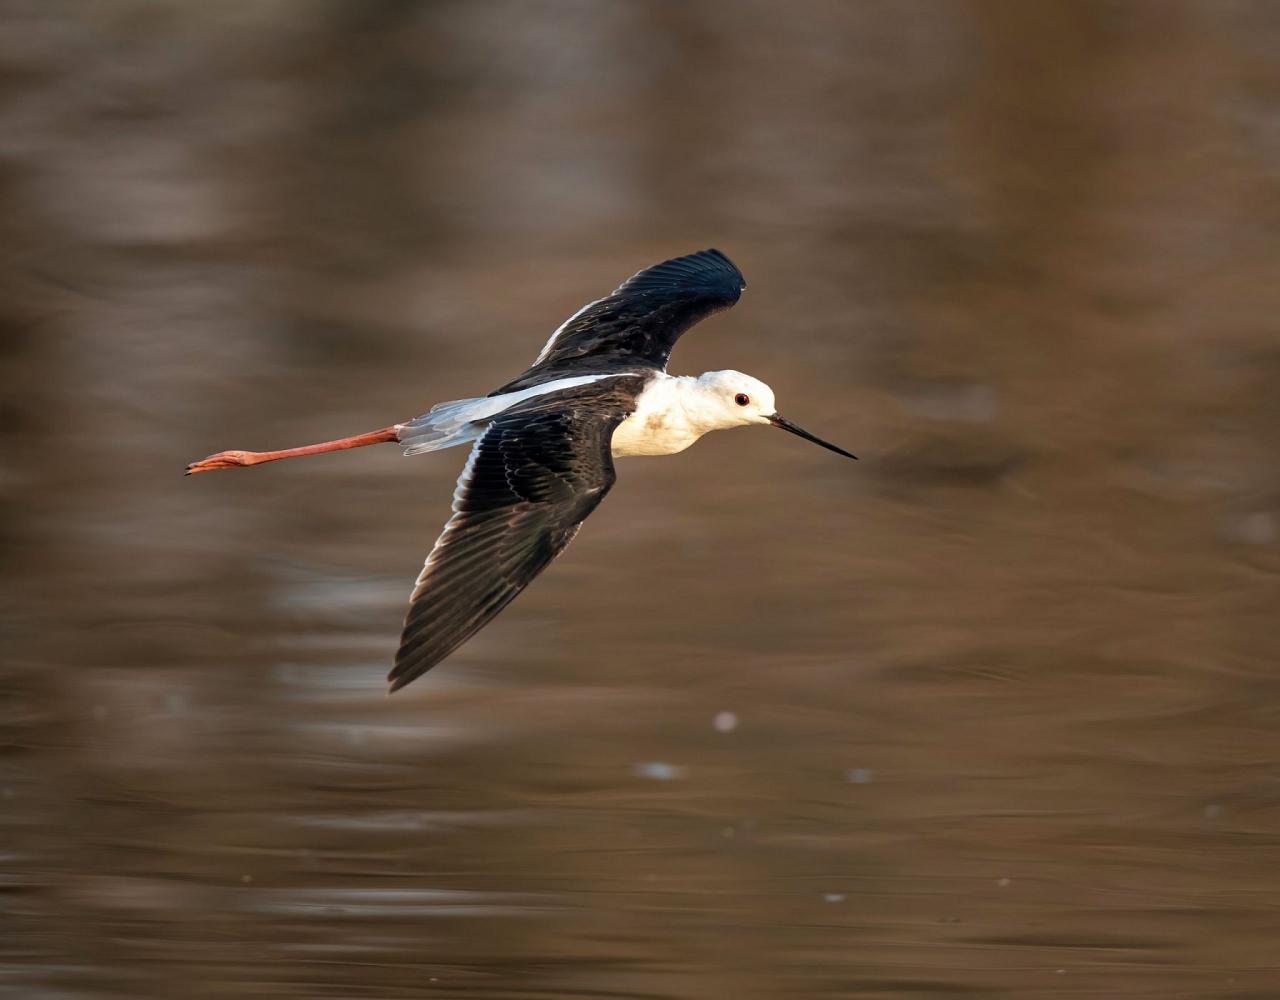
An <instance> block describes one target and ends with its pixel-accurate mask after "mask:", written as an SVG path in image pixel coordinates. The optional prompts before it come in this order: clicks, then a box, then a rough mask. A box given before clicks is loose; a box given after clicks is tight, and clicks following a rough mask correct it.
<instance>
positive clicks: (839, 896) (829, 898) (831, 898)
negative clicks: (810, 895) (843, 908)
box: [822, 892, 844, 903]
mask: <svg viewBox="0 0 1280 1000" xmlns="http://www.w3.org/2000/svg"><path fill="white" fill-rule="evenodd" d="M822 898H823V900H824V901H826V902H828V903H843V902H844V893H843V892H827V893H823V896H822Z"/></svg>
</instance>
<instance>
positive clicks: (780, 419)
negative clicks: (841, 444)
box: [769, 413, 858, 459]
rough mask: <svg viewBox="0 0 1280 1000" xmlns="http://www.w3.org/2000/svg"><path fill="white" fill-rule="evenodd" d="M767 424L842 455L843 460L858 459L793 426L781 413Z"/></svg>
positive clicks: (771, 418) (775, 415)
mask: <svg viewBox="0 0 1280 1000" xmlns="http://www.w3.org/2000/svg"><path fill="white" fill-rule="evenodd" d="M769 423H771V424H773V426H774V427H781V428H782V429H783V430H784V431H790V432H791V433H792V434H794V435H795V436H796V437H802V438H804V439H805V440H806V441H812V442H813V443H814V444H816V445H821V446H822V447H823V448H826V449H827V451H834V452H835V453H836V454H837V455H843V456H844V457H845V458H854V459H856V458H857V457H858V456H857V455H855V454H853V453H852V452H848V451H845V450H844V449H843V448H837V447H836V446H835V445H833V444H832V443H831V442H830V441H823V440H822V438H820V437H818V436H817V435H816V434H810V433H809V432H808V431H807V430H805V429H804V428H803V427H799V426H797V425H796V424H793V423H792V422H791V421H790V420H788V419H787V418H786V417H784V416H783V415H782V414H781V413H775V414H774V415H773V416H771V417H770V418H769Z"/></svg>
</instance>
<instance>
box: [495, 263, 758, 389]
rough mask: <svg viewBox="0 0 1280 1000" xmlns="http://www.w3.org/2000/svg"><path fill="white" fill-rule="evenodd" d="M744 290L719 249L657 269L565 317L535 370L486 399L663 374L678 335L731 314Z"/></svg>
mask: <svg viewBox="0 0 1280 1000" xmlns="http://www.w3.org/2000/svg"><path fill="white" fill-rule="evenodd" d="M746 287H747V285H746V281H744V280H743V277H742V272H741V271H739V270H738V268H737V267H736V266H735V265H734V263H733V261H731V260H730V259H729V258H728V257H726V256H725V255H724V254H723V253H721V252H720V251H719V250H715V249H711V250H700V251H698V252H697V253H693V254H688V255H687V256H684V257H675V258H673V259H672V260H667V261H663V262H662V263H661V264H655V265H654V266H653V267H649V268H646V269H645V270H643V271H640V272H639V273H637V274H634V275H632V276H631V277H630V278H628V279H627V280H626V281H624V282H623V283H622V284H621V285H619V286H618V287H617V288H616V289H614V290H613V292H611V293H610V294H609V295H606V296H605V297H604V298H602V299H597V300H596V301H595V302H589V303H587V304H586V305H585V306H583V307H582V308H581V309H579V310H578V311H577V312H576V313H574V314H573V315H572V316H570V317H569V318H568V319H567V320H565V321H564V323H562V324H561V325H560V327H559V329H557V330H556V332H555V333H553V334H552V335H551V339H549V340H548V341H547V343H546V345H545V346H544V347H543V348H542V352H541V353H540V354H539V355H538V358H537V360H536V361H534V363H533V365H532V366H531V367H530V368H529V369H528V370H527V371H525V372H524V373H523V374H522V375H520V376H519V377H518V378H516V379H514V380H513V381H511V382H508V383H507V384H506V385H504V386H502V387H501V388H500V389H497V390H495V391H494V392H493V393H492V394H491V395H499V394H501V393H506V392H515V391H518V390H520V389H523V388H526V387H528V386H533V385H538V384H539V383H542V382H547V381H550V380H552V379H556V378H564V377H566V375H580V374H584V373H586V372H593V371H602V372H603V371H621V370H625V369H631V370H635V369H637V368H649V369H657V370H658V371H665V370H666V367H667V360H668V359H669V358H670V357H671V350H672V348H673V347H675V343H676V341H677V340H678V339H679V338H680V336H681V334H683V333H684V332H685V331H687V330H688V329H689V328H690V327H692V326H693V325H694V324H695V323H698V322H701V321H702V320H704V319H706V318H707V317H708V316H710V315H712V314H713V313H717V312H720V311H721V310H722V309H728V308H729V307H730V306H732V305H733V304H734V303H735V302H737V301H738V298H739V297H740V296H741V295H742V291H743V289H744V288H746Z"/></svg>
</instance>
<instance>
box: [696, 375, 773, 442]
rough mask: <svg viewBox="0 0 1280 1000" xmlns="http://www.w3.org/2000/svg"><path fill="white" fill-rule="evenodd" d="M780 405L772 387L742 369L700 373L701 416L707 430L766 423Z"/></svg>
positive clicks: (699, 403)
mask: <svg viewBox="0 0 1280 1000" xmlns="http://www.w3.org/2000/svg"><path fill="white" fill-rule="evenodd" d="M776 409H777V407H776V406H775V405H774V401H773V390H772V389H770V388H769V387H768V386H767V385H765V384H764V383H763V382H761V381H760V380H759V379H758V378H752V377H751V376H750V375H744V374H742V372H735V371H723V372H706V373H704V374H702V375H699V376H698V411H699V412H698V417H700V418H702V419H703V420H705V421H706V423H707V425H708V426H707V429H708V430H722V429H724V428H727V427H742V426H744V425H746V424H767V423H769V418H770V417H771V416H773V413H774V411H775V410H776Z"/></svg>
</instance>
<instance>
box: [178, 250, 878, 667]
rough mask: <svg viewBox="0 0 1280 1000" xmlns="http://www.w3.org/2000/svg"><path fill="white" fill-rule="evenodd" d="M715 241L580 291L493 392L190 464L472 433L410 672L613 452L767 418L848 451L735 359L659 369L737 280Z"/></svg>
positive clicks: (435, 442) (451, 643)
mask: <svg viewBox="0 0 1280 1000" xmlns="http://www.w3.org/2000/svg"><path fill="white" fill-rule="evenodd" d="M744 288H746V282H744V281H743V279H742V273H741V272H740V271H739V270H738V269H737V267H735V266H734V264H733V262H732V261H730V260H729V258H728V257H726V256H725V255H724V254H722V253H721V252H720V251H719V250H703V251H700V252H699V253H694V254H689V255H688V256H685V257H676V258H675V259H673V260H668V261H665V262H664V263H661V264H657V265H655V266H653V267H650V268H648V269H646V270H644V271H641V272H639V273H638V274H636V275H634V276H633V277H631V278H628V279H627V280H626V281H624V282H623V283H622V284H621V285H620V286H618V288H617V289H616V290H614V291H613V292H612V293H611V294H609V295H607V296H605V297H604V298H602V299H597V300H596V301H595V302H591V303H588V304H587V305H585V306H583V307H582V308H581V309H579V310H578V311H577V312H576V313H574V314H573V315H572V316H570V317H569V318H568V319H567V320H565V322H564V323H563V324H562V325H561V326H560V328H559V329H558V330H556V332H555V333H553V334H552V335H551V338H550V339H549V340H548V341H547V343H546V345H545V346H544V347H543V348H542V352H541V353H540V354H539V355H538V357H537V359H536V360H535V361H534V363H533V364H532V365H531V366H530V367H529V368H528V369H527V370H526V371H525V372H524V373H523V374H522V375H520V376H519V377H518V378H516V379H513V380H512V381H510V382H508V383H507V384H506V385H504V386H502V387H500V388H498V389H495V390H494V391H493V392H491V393H489V395H487V396H481V397H478V398H475V399H459V400H454V401H452V402H448V403H440V404H438V405H437V406H434V407H432V408H431V410H430V412H428V413H425V414H423V415H422V416H420V417H416V418H415V419H413V420H409V421H406V422H405V423H403V424H394V425H392V426H391V427H384V428H383V429H381V430H377V431H370V432H369V433H367V434H357V435H355V436H354V437H348V438H340V439H338V440H336V441H325V442H322V443H320V444H312V445H306V446H305V447H302V448H288V449H286V450H284V451H264V452H257V451H223V452H219V453H218V454H216V455H210V456H209V457H208V458H206V459H203V460H202V461H199V462H193V463H191V465H189V466H187V474H188V475H190V474H191V473H193V472H207V471H209V470H211V469H228V468H234V467H236V466H242V465H258V464H259V463H261V462H273V461H275V460H276V459H280V458H294V457H297V456H301V455H315V454H319V453H321V452H326V451H340V450H342V449H345V448H359V447H363V446H364V445H368V444H377V443H379V442H383V441H398V442H400V444H402V445H403V446H404V452H405V454H406V455H418V454H421V453H422V452H427V451H439V450H441V449H442V448H451V447H453V446H454V445H458V444H463V443H465V442H475V443H474V445H473V446H472V448H471V456H470V457H469V458H468V459H467V464H466V466H465V467H464V468H463V470H462V475H461V476H460V477H459V479H458V487H457V489H456V490H455V491H454V494H453V516H452V517H450V518H449V521H448V523H447V524H446V525H445V527H444V531H443V532H442V533H441V535H440V537H439V538H438V539H437V540H436V544H435V546H434V547H433V548H432V550H431V554H430V555H429V556H428V557H427V562H426V565H425V566H424V567H423V569H422V573H421V574H419V576H418V581H417V584H416V586H415V587H414V589H413V596H412V598H411V601H410V606H409V614H408V616H407V618H406V619H405V626H404V634H403V636H402V637H401V640H400V649H399V652H397V653H396V661H395V666H394V668H393V669H392V671H391V674H390V676H389V678H388V679H389V680H390V682H391V690H392V691H395V690H397V689H399V688H402V687H404V686H405V685H406V684H408V683H409V682H410V681H412V680H413V679H414V678H416V677H419V676H420V675H422V674H424V673H425V672H426V671H428V670H430V669H431V668H432V667H433V666H435V665H436V664H437V663H439V662H440V661H441V660H443V659H444V658H445V657H446V656H448V655H449V654H450V653H452V652H453V651H454V650H455V649H457V648H458V647H459V646H461V645H462V644H463V643H464V642H466V641H467V640H468V639H469V638H471V636H473V635H475V634H476V632H478V631H480V629H482V628H483V627H484V626H485V625H487V624H488V623H489V622H490V621H492V620H493V618H494V617H495V616H496V615H497V614H498V612H500V611H501V610H502V609H503V608H504V607H506V606H507V604H509V603H510V602H511V600H512V599H513V598H514V597H515V596H516V595H517V594H519V593H520V591H522V590H523V589H524V588H525V587H526V586H528V585H529V582H530V581H531V580H533V578H534V577H535V576H537V575H538V574H539V573H541V572H542V571H543V570H544V569H546V568H547V566H548V565H549V564H550V563H551V561H552V560H553V559H555V557H556V556H558V555H559V554H560V553H561V552H563V551H564V548H565V546H567V545H568V544H569V542H570V541H572V540H573V537H574V535H576V534H577V533H578V528H579V527H580V526H581V525H582V522H583V521H584V520H585V519H586V517H587V515H588V514H590V513H591V512H592V511H593V510H595V508H596V505H597V504H599V503H600V501H601V500H603V499H604V495H605V494H606V493H608V492H609V488H610V487H611V486H613V483H614V480H615V479H616V478H617V476H616V474H615V472H614V468H613V459H614V458H615V457H620V456H628V455H672V454H675V453H676V452H678V451H683V450H684V449H685V448H688V447H689V445H691V444H693V442H695V441H696V440H698V438H700V437H701V436H702V435H703V434H706V433H707V432H708V431H715V430H723V429H725V428H729V427H742V426H746V425H748V424H769V425H772V426H774V427H780V428H782V429H783V430H785V431H790V432H791V433H792V434H797V435H799V436H800V437H802V438H804V439H805V440H807V441H812V442H813V443H814V444H818V445H821V446H822V447H823V448H827V449H829V450H831V451H834V452H836V453H837V454H839V455H844V456H845V457H847V458H856V457H857V456H855V455H851V454H850V453H849V452H847V451H845V450H844V449H843V448H837V447H836V446H835V445H833V444H830V443H829V442H827V441H823V440H822V439H821V438H818V437H815V436H814V435H812V434H810V433H809V432H808V431H806V430H804V429H802V428H800V427H797V426H796V425H795V424H793V423H792V422H791V421H789V420H787V419H786V418H784V417H783V416H781V415H780V414H779V413H778V412H777V411H776V409H775V407H774V400H773V390H772V389H770V388H769V387H768V386H767V385H765V384H764V383H763V382H761V381H760V380H759V379H754V378H752V377H751V376H750V375H744V374H742V373H741V372H736V371H719V372H707V373H706V374H704V375H699V376H698V377H696V378H695V377H693V376H689V375H668V374H667V371H666V367H667V359H668V357H669V356H670V354H671V349H672V347H674V346H675V342H676V340H677V339H678V338H679V336H680V335H681V334H682V333H684V332H685V331H686V330H688V329H689V328H690V327H691V326H693V325H694V324H695V323H697V322H699V321H700V320H703V319H705V318H706V317H708V316H710V315H711V314H712V313H716V312H719V311H721V310H722V309H728V308H729V307H730V306H732V305H733V304H734V303H735V302H737V301H738V297H739V296H740V295H741V294H742V290H743V289H744Z"/></svg>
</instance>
